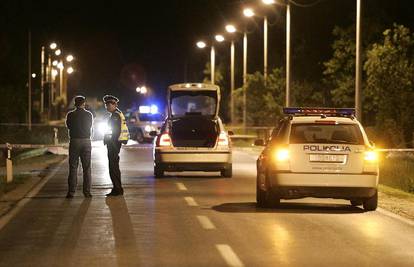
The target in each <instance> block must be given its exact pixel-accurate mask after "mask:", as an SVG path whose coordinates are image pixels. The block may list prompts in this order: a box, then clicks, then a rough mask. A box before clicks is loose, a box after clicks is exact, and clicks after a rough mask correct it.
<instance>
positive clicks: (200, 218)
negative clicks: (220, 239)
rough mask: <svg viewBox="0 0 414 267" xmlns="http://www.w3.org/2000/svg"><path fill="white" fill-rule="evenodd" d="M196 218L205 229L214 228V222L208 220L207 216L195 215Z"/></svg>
mask: <svg viewBox="0 0 414 267" xmlns="http://www.w3.org/2000/svg"><path fill="white" fill-rule="evenodd" d="M197 219H198V221H199V222H200V224H201V226H202V227H203V228H204V229H207V230H211V229H216V227H215V226H214V224H213V223H212V222H211V221H210V219H209V218H208V217H207V216H202V215H197Z"/></svg>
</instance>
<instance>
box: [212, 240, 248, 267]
mask: <svg viewBox="0 0 414 267" xmlns="http://www.w3.org/2000/svg"><path fill="white" fill-rule="evenodd" d="M216 248H217V250H218V251H219V252H220V254H221V256H222V257H223V259H224V260H225V261H226V263H227V265H228V266H232V267H242V266H244V264H243V263H242V262H241V260H240V259H239V257H237V255H236V253H234V251H233V250H232V249H231V247H230V246H229V245H226V244H217V245H216Z"/></svg>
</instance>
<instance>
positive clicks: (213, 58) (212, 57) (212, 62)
mask: <svg viewBox="0 0 414 267" xmlns="http://www.w3.org/2000/svg"><path fill="white" fill-rule="evenodd" d="M210 65H211V66H210V71H211V84H215V74H216V73H215V72H216V51H215V50H214V45H211V52H210Z"/></svg>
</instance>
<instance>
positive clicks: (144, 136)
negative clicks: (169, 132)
mask: <svg viewBox="0 0 414 267" xmlns="http://www.w3.org/2000/svg"><path fill="white" fill-rule="evenodd" d="M125 117H126V120H127V125H128V130H129V134H130V136H131V139H133V140H136V141H138V143H145V142H151V141H152V140H153V139H154V136H151V135H150V132H152V131H155V132H157V133H159V131H160V129H161V126H162V124H163V122H164V115H163V114H161V113H159V112H158V107H157V106H155V105H151V106H140V107H139V109H138V110H137V111H134V112H131V111H128V112H126V113H125Z"/></svg>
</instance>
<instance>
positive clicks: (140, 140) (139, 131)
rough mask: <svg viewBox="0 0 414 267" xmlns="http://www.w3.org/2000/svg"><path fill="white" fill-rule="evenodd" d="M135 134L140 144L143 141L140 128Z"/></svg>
mask: <svg viewBox="0 0 414 267" xmlns="http://www.w3.org/2000/svg"><path fill="white" fill-rule="evenodd" d="M135 136H136V140H137V142H138V143H140V144H142V143H144V142H145V138H144V134H143V133H142V131H141V130H138V131H137V133H136V135H135Z"/></svg>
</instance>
